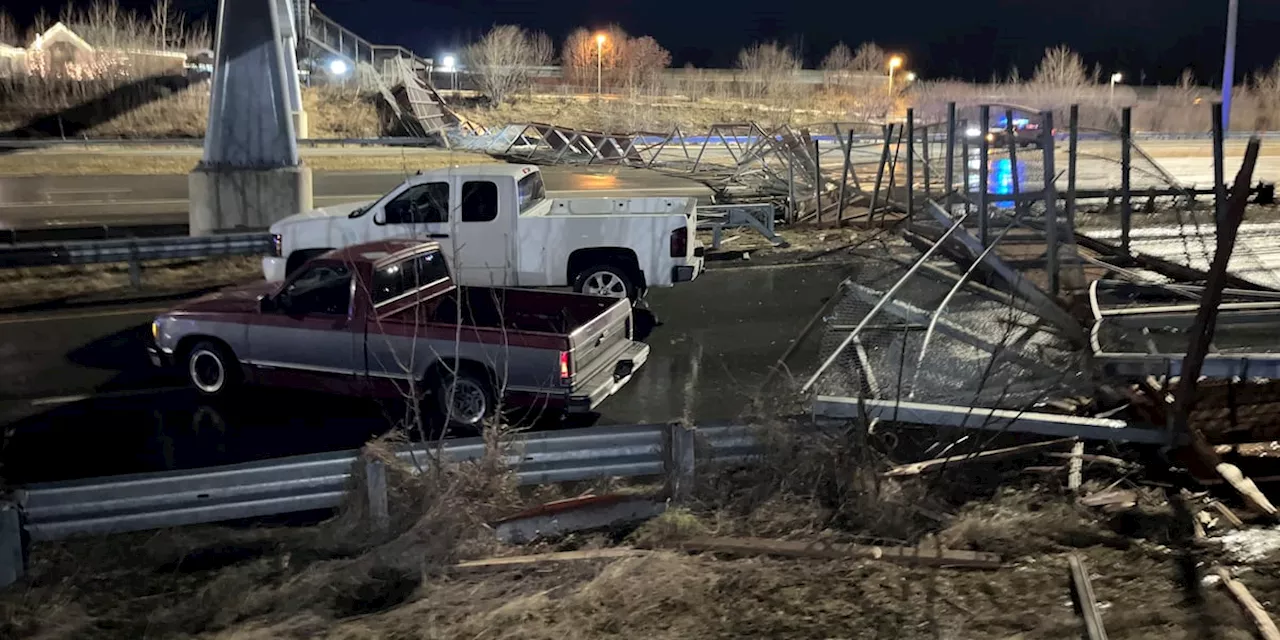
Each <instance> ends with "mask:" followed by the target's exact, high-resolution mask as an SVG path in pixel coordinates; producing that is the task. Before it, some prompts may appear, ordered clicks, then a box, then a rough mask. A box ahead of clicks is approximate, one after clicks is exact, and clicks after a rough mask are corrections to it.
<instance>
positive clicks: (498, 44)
mask: <svg viewBox="0 0 1280 640" xmlns="http://www.w3.org/2000/svg"><path fill="white" fill-rule="evenodd" d="M553 54H554V52H553V51H552V46H551V41H550V39H549V38H548V37H547V35H546V34H544V33H541V32H529V31H526V30H525V29H522V28H520V27H517V26H515V25H509V24H508V25H499V26H496V27H494V28H493V29H491V30H490V31H489V33H487V34H485V36H484V37H483V38H481V39H480V41H479V42H477V43H475V44H472V45H471V46H469V47H467V48H466V50H465V51H463V54H462V59H463V62H464V64H465V65H466V67H467V68H468V69H469V70H470V71H471V74H472V76H473V77H474V78H475V79H476V83H477V85H479V88H480V91H481V92H482V93H484V94H485V95H487V96H488V97H489V99H490V100H492V101H494V102H496V103H503V102H506V101H507V100H509V99H510V98H511V97H512V96H513V95H515V94H516V93H519V92H520V91H524V90H526V89H528V88H529V86H530V85H531V82H532V76H531V75H530V72H531V70H532V67H540V66H544V65H546V64H549V63H550V62H551V59H552V56H553Z"/></svg>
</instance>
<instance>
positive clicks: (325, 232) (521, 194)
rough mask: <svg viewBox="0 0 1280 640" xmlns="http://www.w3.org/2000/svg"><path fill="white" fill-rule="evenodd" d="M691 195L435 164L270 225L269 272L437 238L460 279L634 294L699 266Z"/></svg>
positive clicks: (689, 275) (517, 169)
mask: <svg viewBox="0 0 1280 640" xmlns="http://www.w3.org/2000/svg"><path fill="white" fill-rule="evenodd" d="M696 206H697V205H696V200H695V199H693V198H661V197H650V198H607V197H604V198H568V199H560V198H547V197H546V189H545V188H544V186H543V183H542V174H541V173H539V172H538V167H536V166H533V165H516V164H493V165H472V166H464V167H455V168H449V169H437V170H434V171H429V172H426V173H419V174H418V175H415V176H411V177H410V178H409V179H407V180H405V181H404V182H403V183H402V184H400V185H399V186H397V187H396V188H394V189H392V190H391V192H390V193H387V194H386V195H384V196H382V197H381V198H379V199H378V200H376V201H374V202H361V203H352V204H345V205H337V206H332V207H324V208H321V209H315V210H313V211H307V212H305V213H299V214H296V215H292V216H289V217H287V218H284V219H283V220H280V221H279V222H277V223H275V224H273V225H271V234H272V240H273V243H274V247H273V253H274V255H272V256H269V257H266V258H264V259H263V262H262V269H263V272H264V274H265V275H266V277H267V280H271V281H279V280H283V279H284V278H285V276H286V275H287V274H290V273H292V272H293V271H294V270H295V269H297V268H298V267H300V266H302V264H303V263H305V262H306V261H307V260H309V259H311V258H313V257H315V256H319V255H321V254H324V253H326V252H328V251H331V250H333V249H341V248H344V247H348V246H351V245H354V244H361V243H365V242H370V241H376V240H389V239H397V238H420V239H422V240H423V241H430V242H436V243H439V244H440V246H441V250H442V252H443V253H444V255H445V258H446V260H447V262H448V263H449V266H450V268H451V269H452V271H453V273H455V274H456V279H457V281H458V283H459V284H461V285H464V286H482V287H561V286H572V287H573V289H574V290H575V291H578V292H580V293H590V294H595V295H604V296H612V297H617V298H621V297H624V296H625V297H629V298H631V299H632V300H636V299H638V298H640V297H641V296H643V294H644V292H645V291H646V290H647V289H648V288H649V287H669V286H671V285H672V284H674V283H677V282H688V281H691V280H693V279H694V278H697V277H698V275H699V274H701V272H702V261H703V257H702V256H703V247H702V244H701V243H699V242H698V241H697V239H696V237H695V230H696V228H697V223H698V221H697V211H696Z"/></svg>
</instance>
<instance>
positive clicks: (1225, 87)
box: [1222, 0, 1240, 131]
mask: <svg viewBox="0 0 1280 640" xmlns="http://www.w3.org/2000/svg"><path fill="white" fill-rule="evenodd" d="M1239 5H1240V2H1239V0H1227V49H1226V51H1225V52H1224V53H1223V55H1222V130H1223V131H1228V130H1230V129H1229V126H1228V125H1229V124H1230V123H1231V82H1232V81H1233V80H1234V79H1235V75H1236V21H1237V18H1236V14H1238V13H1239V8H1240V6H1239Z"/></svg>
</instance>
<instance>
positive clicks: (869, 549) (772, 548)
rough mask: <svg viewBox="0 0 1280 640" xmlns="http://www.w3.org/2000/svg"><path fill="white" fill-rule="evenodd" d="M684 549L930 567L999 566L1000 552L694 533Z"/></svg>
mask: <svg viewBox="0 0 1280 640" xmlns="http://www.w3.org/2000/svg"><path fill="white" fill-rule="evenodd" d="M675 544H676V546H677V547H678V548H680V549H682V550H684V551H693V552H719V553H732V554H737V555H770V556H783V557H789V558H828V559H850V560H852V559H869V560H886V561H889V562H902V563H906V564H919V565H925V566H933V567H964V568H970V569H998V568H999V567H1000V556H998V555H996V554H994V553H984V552H980V551H959V550H952V549H943V548H941V547H937V546H928V547H926V546H920V547H879V546H868V545H860V544H844V543H837V542H825V541H821V540H814V541H810V542H801V541H796V540H770V539H766V538H731V537H712V536H696V537H693V538H689V539H687V540H683V541H679V542H676V543H675Z"/></svg>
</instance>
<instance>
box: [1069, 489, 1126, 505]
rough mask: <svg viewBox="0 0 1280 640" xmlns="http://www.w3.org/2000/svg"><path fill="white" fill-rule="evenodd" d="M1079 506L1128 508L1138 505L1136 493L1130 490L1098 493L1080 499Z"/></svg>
mask: <svg viewBox="0 0 1280 640" xmlns="http://www.w3.org/2000/svg"><path fill="white" fill-rule="evenodd" d="M1080 504H1082V505H1084V506H1086V507H1108V506H1124V507H1126V508H1128V507H1132V506H1135V505H1136V504H1138V492H1137V491H1133V490H1132V489H1114V490H1111V491H1099V492H1097V493H1091V494H1089V495H1087V496H1084V497H1083V498H1080Z"/></svg>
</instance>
